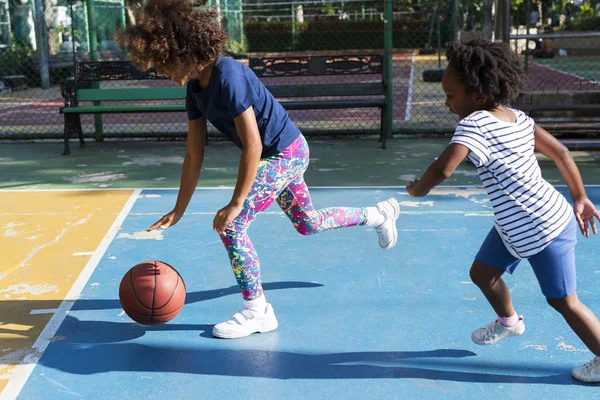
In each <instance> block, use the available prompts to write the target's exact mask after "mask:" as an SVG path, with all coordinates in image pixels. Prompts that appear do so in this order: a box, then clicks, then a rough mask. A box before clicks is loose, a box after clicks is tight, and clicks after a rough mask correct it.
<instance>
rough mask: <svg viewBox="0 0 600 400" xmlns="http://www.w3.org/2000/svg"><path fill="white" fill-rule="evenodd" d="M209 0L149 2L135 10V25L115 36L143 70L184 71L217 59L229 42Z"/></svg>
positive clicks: (162, 0) (133, 61) (136, 64)
mask: <svg viewBox="0 0 600 400" xmlns="http://www.w3.org/2000/svg"><path fill="white" fill-rule="evenodd" d="M206 2H207V0H200V1H195V0H149V1H147V2H146V4H144V5H143V6H142V7H140V8H138V9H137V10H136V11H135V14H134V15H135V22H134V23H133V24H132V25H130V26H128V27H127V28H125V29H123V30H120V31H119V32H117V33H116V34H115V39H116V41H117V42H119V43H120V44H121V46H123V47H124V48H125V49H127V50H128V51H129V57H130V60H131V63H132V64H134V65H135V66H137V67H138V68H141V69H144V70H145V69H148V68H151V67H155V68H160V67H163V68H164V67H168V68H182V67H183V68H185V67H189V66H192V65H203V64H207V63H209V62H211V61H212V60H214V59H215V58H217V57H218V56H219V54H220V52H221V46H222V45H223V43H224V42H225V41H226V40H227V35H226V33H225V32H224V31H223V30H222V29H221V27H220V26H219V24H218V23H217V21H216V16H217V13H216V11H214V10H211V9H208V8H205V7H201V6H203V5H205V4H206Z"/></svg>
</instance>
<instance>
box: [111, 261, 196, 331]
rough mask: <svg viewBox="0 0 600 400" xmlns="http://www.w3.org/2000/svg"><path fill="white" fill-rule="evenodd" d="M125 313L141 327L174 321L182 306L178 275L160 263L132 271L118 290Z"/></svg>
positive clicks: (137, 267)
mask: <svg viewBox="0 0 600 400" xmlns="http://www.w3.org/2000/svg"><path fill="white" fill-rule="evenodd" d="M119 300H120V301H121V306H122V307H123V310H124V311H125V313H126V314H127V315H128V316H129V317H130V318H131V319H132V320H134V321H135V322H138V323H140V324H142V325H160V324H164V323H165V322H168V321H170V320H172V319H173V318H175V316H176V315H177V314H179V311H181V308H182V307H183V304H184V303H185V283H184V282H183V279H182V278H181V275H179V272H177V271H176V270H175V268H173V267H171V266H170V265H169V264H167V263H164V262H162V261H145V262H142V263H140V264H138V265H136V266H135V267H133V268H131V269H130V270H129V271H127V273H126V274H125V276H124V277H123V279H122V280H121V285H120V286H119Z"/></svg>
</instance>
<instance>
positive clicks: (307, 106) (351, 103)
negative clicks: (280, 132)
mask: <svg viewBox="0 0 600 400" xmlns="http://www.w3.org/2000/svg"><path fill="white" fill-rule="evenodd" d="M280 104H281V105H282V106H283V108H285V109H286V110H315V109H318V108H324V109H325V108H326V109H332V108H362V107H383V106H384V105H385V100H384V99H373V100H328V101H298V102H295V101H281V102H280Z"/></svg>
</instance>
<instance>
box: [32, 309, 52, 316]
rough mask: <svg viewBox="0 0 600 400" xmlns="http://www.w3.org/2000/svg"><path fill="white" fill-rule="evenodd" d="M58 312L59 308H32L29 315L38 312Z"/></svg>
mask: <svg viewBox="0 0 600 400" xmlns="http://www.w3.org/2000/svg"><path fill="white" fill-rule="evenodd" d="M57 312H58V308H40V309H38V310H31V311H30V312H29V315H38V314H56V313H57Z"/></svg>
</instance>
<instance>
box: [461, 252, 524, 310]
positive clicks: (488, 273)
mask: <svg viewBox="0 0 600 400" xmlns="http://www.w3.org/2000/svg"><path fill="white" fill-rule="evenodd" d="M504 272H505V271H504V270H502V269H498V268H492V267H488V266H487V265H485V264H483V263H482V262H481V261H478V260H475V261H474V262H473V265H472V266H471V271H470V275H471V280H472V281H473V283H474V284H476V285H477V287H478V288H479V289H480V290H481V292H482V293H483V295H484V296H485V298H486V299H487V301H488V302H489V303H490V305H491V306H492V308H493V309H494V311H495V312H496V314H497V315H498V316H499V317H504V318H508V317H511V316H513V315H515V314H516V313H515V309H514V307H513V304H512V299H511V297H510V291H509V290H508V287H507V286H506V283H504V280H503V279H502V274H504Z"/></svg>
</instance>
